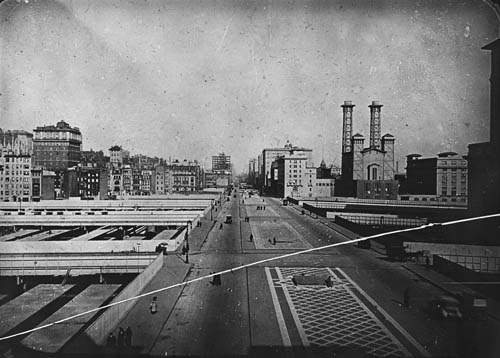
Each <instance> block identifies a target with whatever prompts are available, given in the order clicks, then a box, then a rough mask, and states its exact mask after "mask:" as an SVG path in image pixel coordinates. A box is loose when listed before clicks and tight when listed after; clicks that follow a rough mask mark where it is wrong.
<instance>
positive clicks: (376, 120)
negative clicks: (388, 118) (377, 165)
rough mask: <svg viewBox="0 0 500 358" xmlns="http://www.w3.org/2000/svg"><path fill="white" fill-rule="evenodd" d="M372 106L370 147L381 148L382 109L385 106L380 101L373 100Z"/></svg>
mask: <svg viewBox="0 0 500 358" xmlns="http://www.w3.org/2000/svg"><path fill="white" fill-rule="evenodd" d="M368 107H370V148H372V149H381V144H380V110H381V108H382V107H383V105H381V104H380V103H379V102H378V101H372V104H371V105H369V106H368Z"/></svg>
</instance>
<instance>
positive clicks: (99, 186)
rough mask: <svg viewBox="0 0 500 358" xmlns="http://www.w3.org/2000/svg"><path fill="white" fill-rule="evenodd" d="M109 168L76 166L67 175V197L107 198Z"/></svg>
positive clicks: (65, 184) (65, 183) (65, 185)
mask: <svg viewBox="0 0 500 358" xmlns="http://www.w3.org/2000/svg"><path fill="white" fill-rule="evenodd" d="M107 184H108V170H107V169H106V168H96V167H86V166H81V165H79V166H76V167H72V168H69V169H68V170H67V172H66V175H65V182H64V187H65V188H67V190H66V192H65V194H66V197H67V198H69V197H80V198H82V199H90V198H92V199H98V200H103V199H106V197H107V193H108V185H107Z"/></svg>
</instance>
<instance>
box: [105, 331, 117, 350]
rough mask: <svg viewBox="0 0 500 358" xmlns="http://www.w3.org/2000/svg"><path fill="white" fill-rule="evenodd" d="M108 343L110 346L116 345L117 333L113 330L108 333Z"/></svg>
mask: <svg viewBox="0 0 500 358" xmlns="http://www.w3.org/2000/svg"><path fill="white" fill-rule="evenodd" d="M106 345H107V346H108V347H114V346H116V338H115V335H114V334H113V332H110V333H109V334H108V338H107V339H106Z"/></svg>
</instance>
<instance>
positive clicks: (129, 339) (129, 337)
mask: <svg viewBox="0 0 500 358" xmlns="http://www.w3.org/2000/svg"><path fill="white" fill-rule="evenodd" d="M125 347H132V329H131V328H130V327H128V326H127V328H126V329H125Z"/></svg>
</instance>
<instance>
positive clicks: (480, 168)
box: [467, 39, 500, 216]
mask: <svg viewBox="0 0 500 358" xmlns="http://www.w3.org/2000/svg"><path fill="white" fill-rule="evenodd" d="M483 50H488V51H491V74H490V141H489V142H485V143H474V144H469V153H468V155H467V159H468V165H469V170H468V175H469V178H468V180H469V186H468V190H469V193H468V201H469V203H468V204H469V205H468V206H469V211H470V214H471V215H473V216H479V215H483V214H493V213H499V212H500V185H499V182H500V39H497V40H495V41H493V42H491V43H490V44H488V45H486V46H484V47H483Z"/></svg>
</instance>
